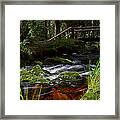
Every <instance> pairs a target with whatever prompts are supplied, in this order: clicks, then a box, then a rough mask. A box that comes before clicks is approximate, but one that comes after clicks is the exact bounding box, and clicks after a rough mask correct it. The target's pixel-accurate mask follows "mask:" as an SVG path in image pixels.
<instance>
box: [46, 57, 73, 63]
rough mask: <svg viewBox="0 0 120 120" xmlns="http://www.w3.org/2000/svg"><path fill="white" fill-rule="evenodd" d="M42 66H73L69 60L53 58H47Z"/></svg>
mask: <svg viewBox="0 0 120 120" xmlns="http://www.w3.org/2000/svg"><path fill="white" fill-rule="evenodd" d="M44 64H46V65H49V64H54V65H55V64H69V65H71V64H73V62H72V61H71V60H69V59H65V58H61V57H53V58H47V59H46V60H45V61H44Z"/></svg>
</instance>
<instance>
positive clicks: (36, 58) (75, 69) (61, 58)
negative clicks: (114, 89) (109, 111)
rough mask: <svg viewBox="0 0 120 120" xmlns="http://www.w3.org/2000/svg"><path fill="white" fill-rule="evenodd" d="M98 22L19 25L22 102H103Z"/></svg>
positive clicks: (52, 21)
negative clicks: (101, 95)
mask: <svg viewBox="0 0 120 120" xmlns="http://www.w3.org/2000/svg"><path fill="white" fill-rule="evenodd" d="M99 59H100V21H99V20H21V21H20V99H21V100H98V99H100V61H99Z"/></svg>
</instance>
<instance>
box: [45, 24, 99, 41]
mask: <svg viewBox="0 0 120 120" xmlns="http://www.w3.org/2000/svg"><path fill="white" fill-rule="evenodd" d="M59 38H66V39H68V38H73V39H77V40H81V41H84V42H90V41H91V42H95V41H97V42H99V40H100V27H99V26H87V27H69V28H67V29H65V30H64V31H62V32H60V33H59V34H57V35H55V36H53V37H52V38H50V39H48V40H46V42H49V41H53V40H56V39H59Z"/></svg>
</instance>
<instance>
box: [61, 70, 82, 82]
mask: <svg viewBox="0 0 120 120" xmlns="http://www.w3.org/2000/svg"><path fill="white" fill-rule="evenodd" d="M59 78H61V79H62V80H64V81H75V80H80V79H81V76H80V74H79V73H78V72H63V73H61V74H60V75H59Z"/></svg>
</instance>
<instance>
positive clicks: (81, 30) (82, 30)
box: [74, 29, 100, 32]
mask: <svg viewBox="0 0 120 120" xmlns="http://www.w3.org/2000/svg"><path fill="white" fill-rule="evenodd" d="M99 30H100V29H80V30H74V31H75V32H84V31H86V32H87V31H99Z"/></svg>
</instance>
